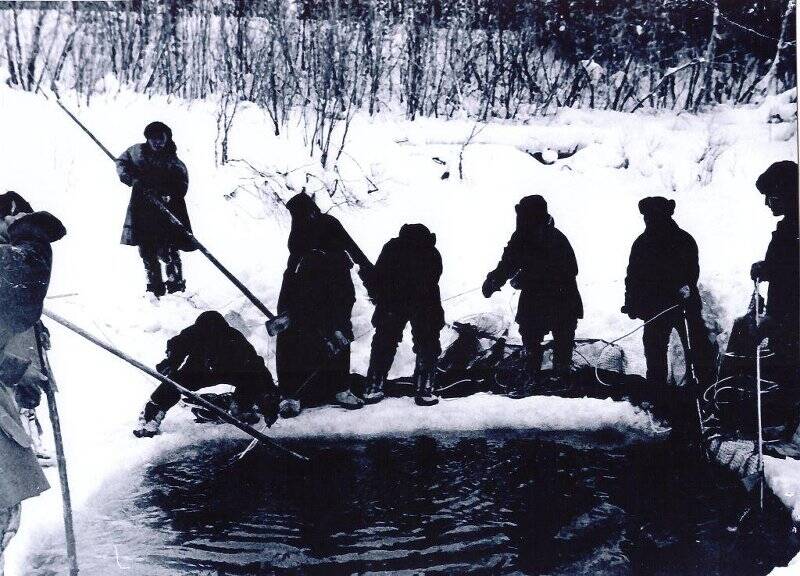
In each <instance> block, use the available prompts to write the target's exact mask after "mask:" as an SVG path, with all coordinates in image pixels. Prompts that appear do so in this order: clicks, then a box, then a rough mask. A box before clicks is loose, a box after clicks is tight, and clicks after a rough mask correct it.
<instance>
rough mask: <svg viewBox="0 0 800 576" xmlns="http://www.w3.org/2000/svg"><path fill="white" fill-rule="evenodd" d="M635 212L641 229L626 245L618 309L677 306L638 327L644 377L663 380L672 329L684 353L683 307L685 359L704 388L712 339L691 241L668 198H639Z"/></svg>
mask: <svg viewBox="0 0 800 576" xmlns="http://www.w3.org/2000/svg"><path fill="white" fill-rule="evenodd" d="M639 212H640V213H641V214H642V217H643V218H644V224H645V229H644V232H642V234H641V235H640V236H639V237H638V238H637V239H636V240H635V241H634V243H633V246H632V247H631V253H630V259H629V262H628V271H627V276H626V278H625V304H624V306H623V307H622V312H623V313H625V314H627V315H628V316H629V317H630V318H631V319H633V318H639V319H641V320H651V319H652V318H653V317H655V316H656V315H658V314H659V313H661V312H663V311H664V310H666V309H668V308H670V307H672V306H677V308H675V309H673V310H671V311H669V312H667V313H666V314H663V315H662V316H659V317H658V318H657V319H655V320H654V321H652V322H650V323H648V324H647V325H645V327H644V334H643V336H642V340H643V343H644V355H645V360H646V362H647V381H648V382H649V383H651V384H652V385H654V386H657V387H659V389H660V388H661V387H663V386H665V385H666V383H667V349H668V346H669V337H670V333H671V332H672V330H673V329H675V330H676V331H677V332H678V335H679V336H680V339H681V342H682V344H683V347H684V352H685V353H686V354H687V356H688V354H689V349H688V348H687V334H686V328H685V325H686V323H684V313H685V315H686V320H687V323H688V326H689V334H688V337H689V340H690V342H689V343H690V344H691V351H692V352H693V356H692V358H691V360H692V361H693V362H694V368H695V374H696V376H697V379H698V381H699V384H700V386H701V389H705V387H706V386H708V385H710V384H711V383H712V382H713V378H714V366H715V362H716V345H715V344H714V343H712V341H711V339H710V336H709V331H708V329H707V328H706V325H705V323H704V322H703V317H702V314H701V309H702V303H701V300H700V292H699V291H698V289H697V280H698V277H699V275H700V263H699V258H698V252H697V243H696V242H695V240H694V238H692V235H691V234H689V233H688V232H686V231H685V230H682V229H681V228H680V227H679V226H678V224H677V223H676V222H675V220H673V218H672V215H673V213H674V212H675V201H674V200H668V199H666V198H662V197H661V196H651V197H647V198H643V199H642V200H641V201H640V202H639Z"/></svg>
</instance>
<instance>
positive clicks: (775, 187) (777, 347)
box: [750, 160, 800, 428]
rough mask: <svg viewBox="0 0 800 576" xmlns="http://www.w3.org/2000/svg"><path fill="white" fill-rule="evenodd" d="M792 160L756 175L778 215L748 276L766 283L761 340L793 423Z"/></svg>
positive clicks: (796, 339) (797, 257) (796, 279)
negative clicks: (767, 349)
mask: <svg viewBox="0 0 800 576" xmlns="http://www.w3.org/2000/svg"><path fill="white" fill-rule="evenodd" d="M797 187H798V174H797V163H796V162H792V161H789V160H785V161H783V162H775V163H774V164H772V165H771V166H770V167H769V168H767V170H766V171H765V172H764V173H763V174H761V176H759V177H758V180H756V188H758V191H759V192H761V194H763V195H764V203H765V204H766V205H767V206H768V207H769V209H770V210H771V211H772V215H773V216H783V218H782V219H781V221H780V222H778V225H777V227H776V228H775V232H773V233H772V239H771V240H770V243H769V246H768V247H767V253H766V255H765V256H764V260H762V261H760V262H756V263H754V264H753V266H752V267H751V270H750V276H751V278H752V279H753V280H758V281H766V282H769V289H768V291H767V309H766V315H765V316H764V317H763V318H762V319H761V322H760V324H759V328H758V337H759V338H760V339H763V338H769V347H770V349H771V350H772V352H774V354H775V357H774V358H773V359H772V361H771V363H772V364H773V365H774V366H775V367H776V368H777V370H778V371H779V374H780V379H781V380H783V382H782V384H783V386H782V388H783V389H784V391H785V392H787V399H786V407H787V409H789V410H792V411H793V414H790V415H789V417H793V418H794V419H795V420H794V421H795V425H794V427H795V428H796V427H797V419H798V418H800V415H798V414H797V401H798V398H799V397H800V392H798V390H800V388H798V386H800V233H799V232H798V228H799V227H800V224H798V211H799V210H800V208H799V207H798V190H797Z"/></svg>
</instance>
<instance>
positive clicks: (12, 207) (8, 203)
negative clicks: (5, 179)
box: [0, 190, 33, 218]
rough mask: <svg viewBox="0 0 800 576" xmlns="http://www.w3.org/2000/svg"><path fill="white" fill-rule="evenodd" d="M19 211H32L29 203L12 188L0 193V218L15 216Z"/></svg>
mask: <svg viewBox="0 0 800 576" xmlns="http://www.w3.org/2000/svg"><path fill="white" fill-rule="evenodd" d="M21 212H26V213H30V212H33V208H31V205H30V204H28V202H27V201H26V200H25V199H24V198H23V197H22V196H20V195H19V194H17V193H16V192H14V191H13V190H10V191H8V192H6V193H4V194H0V218H5V217H6V216H16V215H17V214H19V213H21Z"/></svg>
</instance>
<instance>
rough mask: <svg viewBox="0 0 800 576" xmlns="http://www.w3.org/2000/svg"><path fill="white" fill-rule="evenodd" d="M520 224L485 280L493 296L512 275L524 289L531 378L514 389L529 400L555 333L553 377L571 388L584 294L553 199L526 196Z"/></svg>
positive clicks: (523, 328) (520, 311)
mask: <svg viewBox="0 0 800 576" xmlns="http://www.w3.org/2000/svg"><path fill="white" fill-rule="evenodd" d="M515 209H516V212H517V228H516V230H515V231H514V233H513V234H512V235H511V239H510V240H509V242H508V244H507V245H506V247H505V250H503V256H502V258H501V259H500V262H499V263H498V265H497V267H496V268H495V269H494V270H492V271H491V272H489V274H488V275H487V276H486V281H485V282H484V283H483V295H484V296H485V297H486V298H489V297H490V296H491V295H492V294H493V293H495V292H497V291H498V290H500V288H502V287H503V285H504V284H505V283H506V281H508V280H509V279H512V285H514V286H515V287H518V288H519V289H520V290H521V291H522V292H521V294H520V298H519V306H518V308H517V316H516V321H517V324H519V331H520V335H521V336H522V344H523V347H524V351H525V354H526V357H527V363H528V372H529V374H528V378H526V379H525V380H524V381H523V383H522V385H521V386H519V387H518V388H517V389H515V390H512V391H511V392H510V393H509V397H511V398H524V397H526V396H530V395H531V394H533V393H534V392H535V388H536V383H537V380H538V378H539V371H540V369H541V364H542V353H543V350H542V347H541V342H542V339H543V338H544V336H545V335H546V334H547V333H548V332H552V333H553V344H554V351H553V378H554V380H556V381H557V382H558V384H559V385H562V386H568V385H569V377H570V369H571V365H572V349H573V347H574V345H575V329H576V328H577V325H578V319H579V318H583V301H582V300H581V295H580V293H579V292H578V283H577V280H576V278H577V276H578V262H577V260H576V259H575V252H574V251H573V250H572V245H571V244H570V243H569V240H567V237H566V236H564V234H563V233H562V232H561V231H560V230H559V229H558V228H556V227H555V223H554V221H553V218H552V217H551V216H550V214H548V212H547V202H546V201H545V199H544V198H542V197H541V196H539V195H538V194H537V195H532V196H526V197H524V198H523V199H522V200H520V202H519V204H517V206H516V207H515Z"/></svg>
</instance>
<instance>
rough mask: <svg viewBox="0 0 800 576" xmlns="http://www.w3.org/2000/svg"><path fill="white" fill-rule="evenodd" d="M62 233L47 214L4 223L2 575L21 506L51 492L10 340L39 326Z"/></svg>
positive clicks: (0, 287)
mask: <svg viewBox="0 0 800 576" xmlns="http://www.w3.org/2000/svg"><path fill="white" fill-rule="evenodd" d="M64 234H66V230H65V229H64V226H63V225H62V224H61V222H60V221H59V220H58V219H57V218H56V217H55V216H53V215H52V214H50V213H48V212H33V213H20V214H17V215H14V216H6V217H5V218H4V219H2V220H0V238H2V239H3V242H2V243H0V302H2V303H3V306H2V307H0V462H2V473H0V573H1V572H2V563H3V561H2V556H3V551H4V550H5V548H6V546H7V545H8V542H9V541H10V539H11V537H12V536H13V535H14V533H15V532H16V530H17V528H18V527H19V518H20V504H21V502H22V501H23V500H26V499H28V498H32V497H34V496H38V495H39V494H41V493H42V492H44V491H45V490H47V489H48V487H49V486H48V484H47V480H46V479H45V477H44V474H43V473H42V470H41V468H40V467H39V464H38V463H37V461H36V455H35V454H34V452H33V451H32V450H31V440H30V438H29V437H28V435H27V434H26V433H25V429H24V428H23V427H22V425H21V423H20V419H19V407H18V406H17V404H16V402H15V401H14V392H13V391H12V390H11V387H13V386H15V385H21V386H27V385H29V383H26V382H25V381H22V383H20V381H21V380H22V376H23V374H24V373H25V371H26V369H27V367H28V364H29V361H28V360H26V359H24V358H19V357H16V356H13V355H11V354H9V353H8V352H7V351H6V349H7V344H8V342H9V340H10V339H11V338H13V337H14V336H16V335H18V334H20V333H22V332H25V331H26V330H29V329H30V328H32V327H33V326H34V325H35V324H36V322H38V321H39V318H40V316H41V314H42V305H43V302H44V297H45V295H46V294H47V288H48V286H49V284H50V273H51V269H52V263H53V252H52V248H51V246H50V243H51V242H55V241H56V240H59V239H60V238H62V237H63V236H64ZM37 392H38V391H32V393H37Z"/></svg>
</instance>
